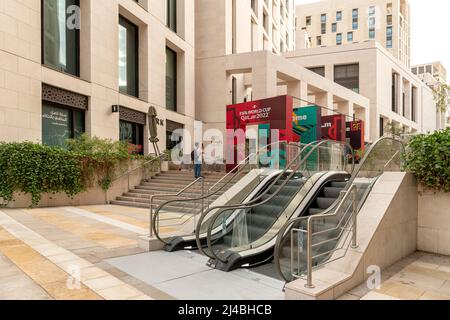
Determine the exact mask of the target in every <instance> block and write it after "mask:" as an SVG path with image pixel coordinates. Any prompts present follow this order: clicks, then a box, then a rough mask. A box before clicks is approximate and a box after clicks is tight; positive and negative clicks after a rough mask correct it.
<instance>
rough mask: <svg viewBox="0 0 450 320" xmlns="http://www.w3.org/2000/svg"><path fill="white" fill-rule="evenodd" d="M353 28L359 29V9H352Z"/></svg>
mask: <svg viewBox="0 0 450 320" xmlns="http://www.w3.org/2000/svg"><path fill="white" fill-rule="evenodd" d="M352 28H353V30H357V29H358V9H353V10H352Z"/></svg>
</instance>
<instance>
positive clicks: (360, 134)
mask: <svg viewBox="0 0 450 320" xmlns="http://www.w3.org/2000/svg"><path fill="white" fill-rule="evenodd" d="M346 137H347V141H348V142H349V143H350V145H351V146H352V148H353V150H354V152H356V151H358V150H361V151H364V147H365V145H364V121H362V120H358V121H350V122H347V134H346Z"/></svg>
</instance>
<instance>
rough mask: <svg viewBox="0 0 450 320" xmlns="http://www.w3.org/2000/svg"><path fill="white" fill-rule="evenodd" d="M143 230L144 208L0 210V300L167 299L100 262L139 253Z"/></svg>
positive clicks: (140, 251)
mask: <svg viewBox="0 0 450 320" xmlns="http://www.w3.org/2000/svg"><path fill="white" fill-rule="evenodd" d="M147 230H148V210H144V209H136V208H125V207H116V206H89V207H82V208H73V207H64V208H48V209H47V208H46V209H22V210H17V209H2V210H0V288H1V290H0V299H2V300H4V299H59V300H70V299H76V300H78V299H86V300H87V299H113V300H115V299H136V300H137V299H172V297H170V296H168V295H167V294H165V293H163V292H161V291H159V290H157V289H155V288H153V287H151V286H149V285H148V284H145V283H143V282H141V281H139V280H137V279H135V278H133V277H131V276H130V275H128V274H126V273H124V272H122V271H120V270H118V269H116V268H114V267H113V266H111V265H109V264H108V263H107V262H105V261H104V260H105V259H108V258H113V257H120V256H127V255H132V254H137V253H142V252H143V250H142V249H140V248H139V246H138V238H139V236H141V235H144V234H145V233H146V232H147ZM78 274H79V277H78ZM76 278H80V279H81V282H80V283H78V282H74V279H76ZM74 284H75V286H74Z"/></svg>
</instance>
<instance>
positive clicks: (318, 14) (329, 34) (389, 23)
mask: <svg viewBox="0 0 450 320" xmlns="http://www.w3.org/2000/svg"><path fill="white" fill-rule="evenodd" d="M355 23H356V24H355ZM388 28H389V30H392V37H390V36H389V33H390V31H389V30H388ZM296 31H297V34H298V36H297V40H301V39H302V33H303V32H304V31H306V32H307V33H308V37H309V38H310V43H311V46H312V47H313V48H315V47H324V46H326V47H330V46H335V45H338V42H339V41H338V39H339V35H340V37H341V43H342V44H349V43H361V42H364V41H366V40H376V41H377V42H379V43H380V44H382V45H383V46H384V47H385V48H387V49H388V51H389V52H390V53H391V54H392V55H393V56H394V57H396V58H397V59H398V60H400V61H401V62H402V63H403V64H405V65H406V66H407V67H409V66H410V7H409V3H408V1H407V0H362V1H361V0H346V1H340V0H325V1H319V2H314V3H310V4H305V5H299V6H297V7H296ZM303 44H304V42H302V41H300V42H299V43H298V45H297V48H298V49H303V48H304V46H302V45H303Z"/></svg>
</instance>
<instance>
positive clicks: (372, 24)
mask: <svg viewBox="0 0 450 320" xmlns="http://www.w3.org/2000/svg"><path fill="white" fill-rule="evenodd" d="M369 28H370V29H375V18H374V17H371V18H369Z"/></svg>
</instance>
